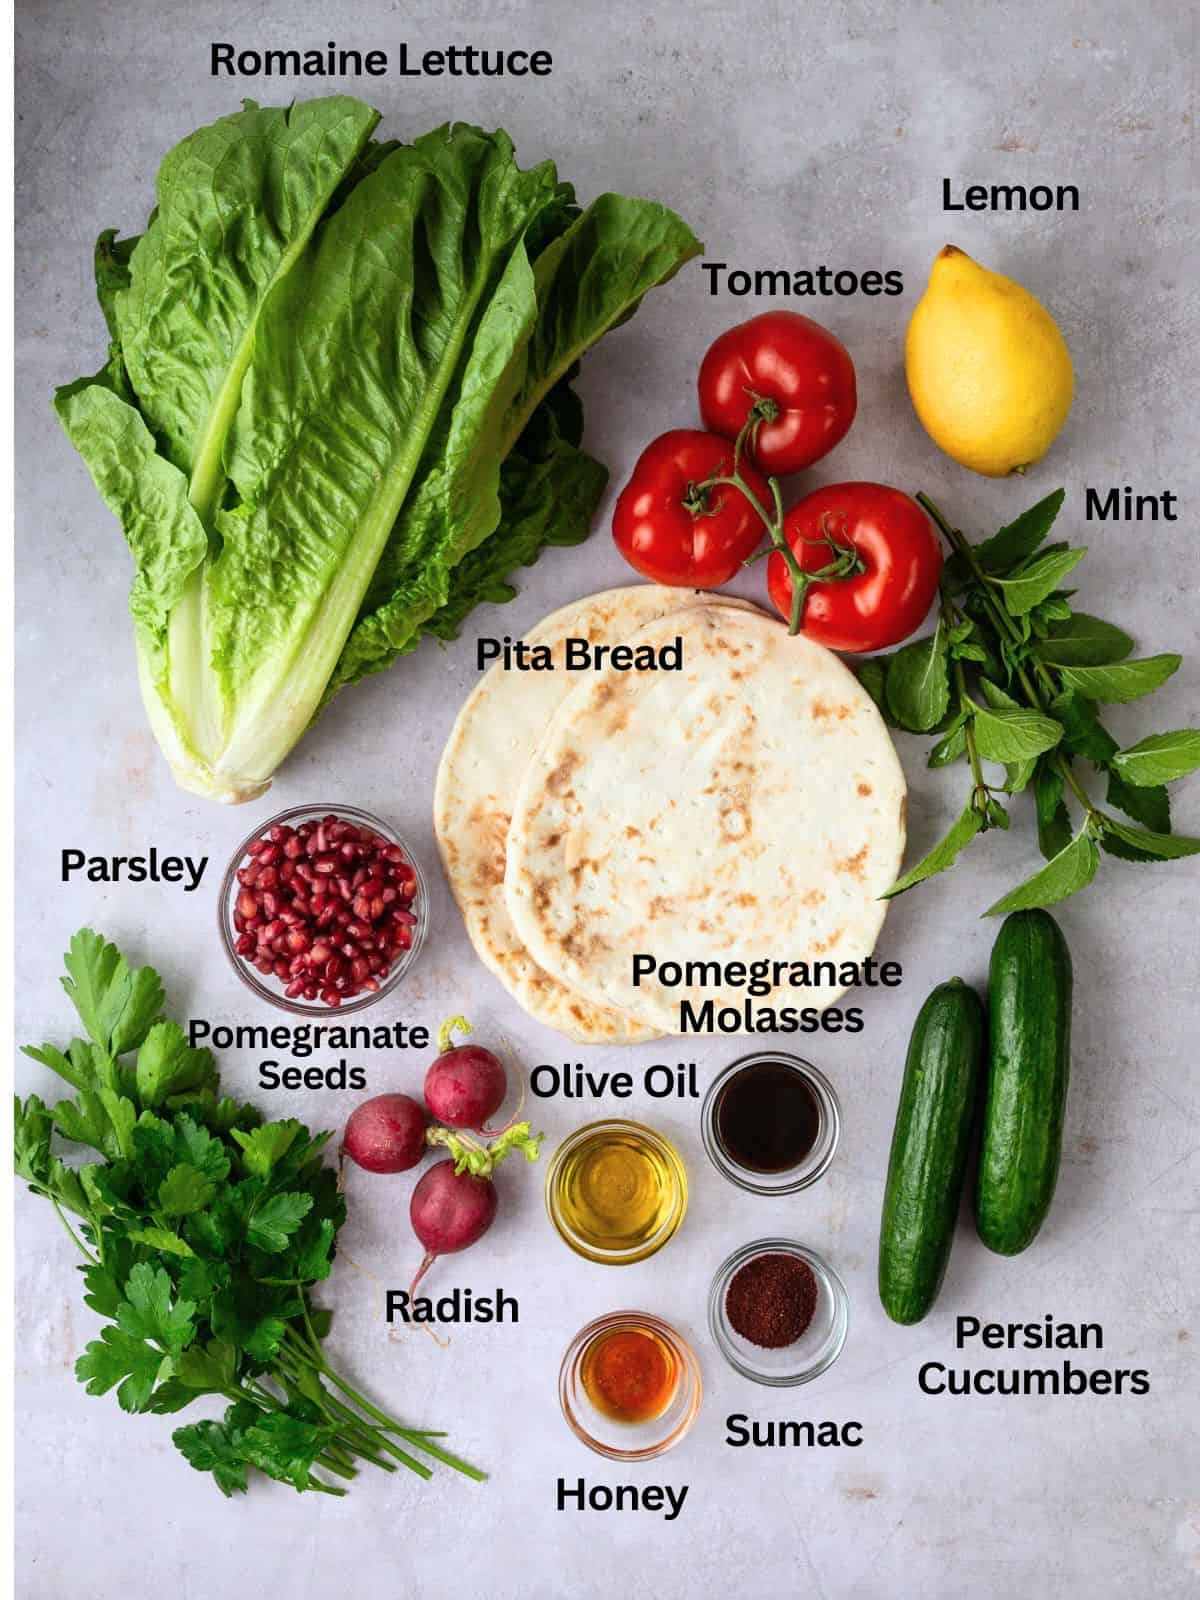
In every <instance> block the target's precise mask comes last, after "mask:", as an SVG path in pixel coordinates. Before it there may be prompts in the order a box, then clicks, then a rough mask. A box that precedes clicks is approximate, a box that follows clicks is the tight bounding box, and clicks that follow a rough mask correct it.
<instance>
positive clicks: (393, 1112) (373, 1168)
mask: <svg viewBox="0 0 1200 1600" xmlns="http://www.w3.org/2000/svg"><path fill="white" fill-rule="evenodd" d="M426 1120H427V1119H426V1115H425V1107H424V1106H422V1105H420V1104H419V1103H418V1102H417V1101H416V1100H414V1099H413V1097H412V1096H411V1095H409V1094H377V1095H376V1096H375V1098H374V1099H373V1100H366V1101H364V1102H363V1104H362V1105H361V1106H355V1108H354V1110H353V1111H352V1112H351V1113H350V1118H349V1120H348V1122H347V1123H346V1131H345V1133H344V1134H343V1135H342V1153H343V1154H344V1155H348V1156H349V1157H350V1159H351V1161H353V1162H355V1163H356V1164H357V1165H358V1166H360V1167H362V1168H363V1169H364V1171H366V1172H407V1171H408V1169H409V1168H410V1167H415V1166H416V1164H417V1162H418V1161H420V1159H421V1157H422V1156H423V1155H424V1154H425V1150H426V1144H425V1123H426Z"/></svg>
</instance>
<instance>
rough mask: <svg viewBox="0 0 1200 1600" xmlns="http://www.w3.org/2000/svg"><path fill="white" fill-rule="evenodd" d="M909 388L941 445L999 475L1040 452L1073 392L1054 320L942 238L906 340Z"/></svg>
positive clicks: (1057, 427) (1020, 291)
mask: <svg viewBox="0 0 1200 1600" xmlns="http://www.w3.org/2000/svg"><path fill="white" fill-rule="evenodd" d="M904 370H905V374H906V376H907V378H908V392H909V394H910V395H911V396H912V403H913V406H914V407H915V408H916V413H917V416H918V417H919V418H920V419H921V422H922V425H923V426H924V428H925V431H926V432H927V433H928V434H929V437H930V438H931V439H932V440H933V442H934V444H936V445H937V446H938V448H939V449H941V450H944V451H945V452H946V454H947V455H948V456H951V457H953V459H954V460H955V461H957V462H959V463H960V464H961V465H962V466H964V467H969V468H970V469H971V471H972V472H980V473H982V474H983V475H984V477H987V478H1004V477H1007V476H1008V474H1009V473H1010V472H1020V471H1022V470H1023V469H1024V468H1025V467H1028V466H1031V465H1032V463H1033V462H1035V461H1040V460H1041V458H1042V456H1044V455H1045V453H1046V451H1047V450H1048V449H1049V448H1050V446H1051V445H1052V444H1053V442H1054V440H1055V438H1056V437H1057V435H1058V433H1059V430H1060V429H1061V428H1062V425H1063V423H1064V422H1065V421H1066V420H1067V413H1068V411H1070V409H1071V398H1072V396H1073V394H1074V392H1075V380H1074V375H1073V373H1072V371H1071V357H1070V354H1069V353H1068V351H1067V347H1066V345H1065V343H1064V342H1063V336H1062V334H1061V333H1060V332H1059V331H1058V324H1057V323H1056V322H1055V320H1054V318H1053V317H1052V316H1051V315H1050V313H1049V312H1048V311H1047V310H1046V308H1045V306H1043V305H1042V304H1041V302H1040V301H1038V300H1035V299H1034V297H1033V296H1032V295H1031V294H1030V293H1029V291H1028V289H1022V287H1021V285H1020V284H1019V283H1014V282H1013V281H1012V279H1011V278H1005V277H1002V276H1001V275H1000V273H998V272H989V271H988V269H987V268H986V267H981V266H980V265H979V263H978V261H972V259H971V257H970V256H969V255H967V254H966V253H965V252H964V251H962V250H959V249H958V248H957V247H956V246H954V245H952V244H948V245H947V246H946V248H945V249H944V250H942V251H940V252H939V254H938V255H937V257H936V258H935V260H934V263H933V271H932V272H931V273H930V274H929V286H928V288H927V289H926V290H925V293H924V295H922V297H921V300H920V301H919V303H918V305H917V308H916V310H915V311H914V312H913V314H912V320H911V322H910V323H909V325H908V337H907V338H906V340H905V344H904Z"/></svg>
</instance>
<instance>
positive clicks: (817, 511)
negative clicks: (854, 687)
mask: <svg viewBox="0 0 1200 1600" xmlns="http://www.w3.org/2000/svg"><path fill="white" fill-rule="evenodd" d="M783 531H784V536H785V537H786V539H787V542H788V544H789V545H790V546H791V548H792V550H793V551H794V552H795V555H796V560H797V561H798V562H799V564H800V566H801V568H802V569H803V571H805V572H820V571H821V569H822V568H823V567H827V566H830V565H831V564H832V563H833V562H834V561H835V559H836V552H835V551H833V550H831V549H830V546H829V543H828V542H827V541H828V540H829V539H830V538H832V539H833V541H834V542H835V543H836V544H838V545H841V546H852V547H853V548H854V550H856V551H857V553H858V559H859V561H860V562H861V564H862V567H863V569H864V570H863V571H862V572H861V573H858V574H856V575H854V576H853V577H849V578H845V579H843V580H841V581H840V582H837V583H814V584H811V585H810V587H809V588H808V590H807V592H806V594H805V597H804V606H803V609H802V611H801V615H800V632H801V633H803V634H804V635H805V636H806V637H807V638H809V639H815V640H816V641H817V643H818V644H823V645H828V647H829V648H830V649H831V650H886V649H887V648H888V646H889V645H893V644H899V643H900V641H901V639H907V638H908V636H909V634H910V633H912V632H913V631H914V630H915V629H916V628H918V627H919V626H920V625H921V622H922V621H923V620H924V617H925V614H926V612H927V611H928V610H929V607H930V605H931V604H932V603H933V597H934V596H935V595H936V594H937V587H938V578H939V577H940V576H941V572H942V551H941V547H940V545H939V544H938V541H937V535H936V533H935V532H934V529H933V524H932V523H931V522H930V520H929V518H928V517H927V516H926V515H925V513H924V512H923V511H922V510H921V508H920V506H919V505H918V504H917V503H916V501H915V500H910V499H909V497H908V496H907V495H906V494H901V493H900V491H899V489H889V488H888V487H887V485H886V484H882V483H831V484H829V485H828V486H827V487H826V488H824V489H817V490H814V492H813V493H812V494H810V495H806V496H805V497H804V499H803V500H801V501H800V502H799V503H798V504H796V505H794V506H793V507H792V509H791V510H790V511H789V512H788V514H787V516H786V517H785V518H784V521H783ZM767 588H768V589H769V591H770V595H771V599H772V601H773V602H774V604H775V607H776V609H777V610H778V611H779V613H780V615H781V616H782V617H784V618H785V619H790V618H791V614H792V578H791V574H790V573H789V572H788V569H787V563H786V561H785V560H784V558H783V556H782V555H780V554H779V552H778V551H775V552H774V554H772V556H771V557H770V559H769V560H768V562H767Z"/></svg>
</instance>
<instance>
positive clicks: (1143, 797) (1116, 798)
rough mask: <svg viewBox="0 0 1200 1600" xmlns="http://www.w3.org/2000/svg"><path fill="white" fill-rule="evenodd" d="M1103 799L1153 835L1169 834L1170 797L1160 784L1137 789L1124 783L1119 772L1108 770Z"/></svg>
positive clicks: (1134, 785) (1135, 786)
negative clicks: (1106, 787)
mask: <svg viewBox="0 0 1200 1600" xmlns="http://www.w3.org/2000/svg"><path fill="white" fill-rule="evenodd" d="M1105 799H1106V800H1107V801H1108V804H1109V805H1110V806H1116V807H1117V809H1118V810H1119V811H1123V812H1124V813H1125V815H1126V816H1127V817H1132V818H1133V820H1134V821H1135V822H1140V823H1141V825H1142V826H1143V827H1144V828H1150V829H1151V830H1152V831H1153V832H1155V833H1170V831H1171V797H1170V795H1169V794H1168V793H1167V791H1166V789H1165V788H1164V787H1163V786H1162V784H1155V785H1154V786H1153V787H1143V788H1140V789H1139V788H1138V787H1137V785H1136V784H1131V783H1126V782H1125V780H1124V778H1122V777H1121V775H1120V773H1119V772H1113V771H1111V770H1110V772H1109V774H1108V789H1107V793H1106V795H1105Z"/></svg>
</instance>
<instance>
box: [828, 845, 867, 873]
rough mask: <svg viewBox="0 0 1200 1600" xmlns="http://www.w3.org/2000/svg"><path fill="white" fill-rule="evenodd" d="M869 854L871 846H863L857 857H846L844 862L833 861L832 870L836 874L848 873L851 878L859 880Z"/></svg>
mask: <svg viewBox="0 0 1200 1600" xmlns="http://www.w3.org/2000/svg"><path fill="white" fill-rule="evenodd" d="M870 853H871V846H870V845H869V844H865V845H863V847H862V849H861V850H860V851H859V852H858V854H857V855H853V856H847V857H846V858H845V860H844V861H835V862H834V869H835V871H837V872H848V873H849V874H850V876H851V877H852V878H861V877H862V875H863V869H864V868H865V867H866V864H867V857H868V856H869V855H870Z"/></svg>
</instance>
